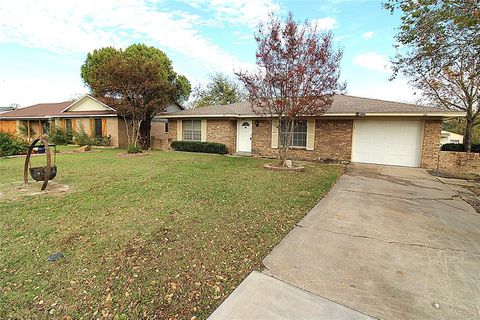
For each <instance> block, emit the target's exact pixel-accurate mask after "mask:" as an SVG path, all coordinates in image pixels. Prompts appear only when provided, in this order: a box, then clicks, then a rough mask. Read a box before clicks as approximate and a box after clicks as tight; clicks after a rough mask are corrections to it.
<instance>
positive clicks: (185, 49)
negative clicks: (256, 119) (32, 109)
mask: <svg viewBox="0 0 480 320" xmlns="http://www.w3.org/2000/svg"><path fill="white" fill-rule="evenodd" d="M233 2H234V1H229V2H228V3H227V4H224V5H221V3H220V1H219V0H218V1H217V0H215V1H212V2H211V4H212V6H213V5H218V8H216V10H218V11H219V14H220V13H221V14H222V15H224V16H225V17H227V16H228V15H233V13H234V10H235V8H238V7H240V8H241V10H242V11H241V12H243V14H242V15H239V17H238V20H240V19H242V18H243V19H246V20H245V21H247V20H248V19H250V20H253V19H255V17H258V16H259V15H261V14H263V13H260V12H255V10H257V9H258V6H257V5H255V4H253V1H252V2H249V1H246V3H243V5H242V6H240V5H239V4H238V5H234V4H233ZM260 2H262V3H268V2H270V1H268V0H264V1H260ZM162 5H163V4H162V3H161V2H158V3H155V2H152V1H148V0H120V1H116V0H102V1H98V0H82V1H60V0H57V1H48V2H42V1H33V0H29V1H19V2H14V1H10V2H3V3H2V10H0V43H1V42H15V43H19V44H22V45H24V46H30V47H36V48H43V49H47V50H50V51H53V52H59V53H65V52H67V53H86V52H89V51H92V50H93V49H95V48H99V47H103V46H115V47H125V46H127V45H129V44H130V43H131V41H132V39H134V41H136V42H146V43H149V44H151V45H156V46H161V47H162V48H167V49H169V50H172V51H174V52H176V53H179V54H182V55H185V56H186V57H188V58H189V59H192V60H193V61H197V63H202V64H208V65H209V67H210V68H211V69H213V70H217V71H223V72H231V71H232V70H233V69H234V68H238V67H240V68H244V67H248V66H249V65H248V64H245V63H243V62H242V61H239V60H238V59H237V58H236V57H235V56H234V55H233V54H231V53H229V52H226V51H225V50H223V49H222V48H220V47H219V46H217V45H215V44H213V43H212V42H211V41H210V40H209V39H207V38H206V37H204V36H203V35H202V34H201V33H200V32H199V31H198V29H197V27H198V26H199V25H202V24H204V23H208V21H205V20H203V19H202V18H201V17H200V16H197V15H193V14H189V13H186V12H180V11H173V12H172V11H168V10H166V8H162ZM262 8H263V7H262ZM26 17H28V18H26ZM126 35H127V36H126Z"/></svg>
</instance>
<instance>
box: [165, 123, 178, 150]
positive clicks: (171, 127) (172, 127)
mask: <svg viewBox="0 0 480 320" xmlns="http://www.w3.org/2000/svg"><path fill="white" fill-rule="evenodd" d="M177 121H181V120H175V119H168V146H169V147H170V144H171V143H172V141H176V140H177Z"/></svg>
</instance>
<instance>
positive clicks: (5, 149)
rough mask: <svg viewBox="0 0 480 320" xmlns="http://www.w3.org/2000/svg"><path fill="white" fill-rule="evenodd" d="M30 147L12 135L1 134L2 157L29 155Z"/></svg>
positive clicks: (0, 147) (0, 152) (0, 154)
mask: <svg viewBox="0 0 480 320" xmlns="http://www.w3.org/2000/svg"><path fill="white" fill-rule="evenodd" d="M27 147H28V145H27V144H26V143H25V142H24V141H22V140H20V139H18V138H16V137H15V136H13V135H12V134H11V133H5V132H0V157H6V156H12V155H16V154H25V153H27Z"/></svg>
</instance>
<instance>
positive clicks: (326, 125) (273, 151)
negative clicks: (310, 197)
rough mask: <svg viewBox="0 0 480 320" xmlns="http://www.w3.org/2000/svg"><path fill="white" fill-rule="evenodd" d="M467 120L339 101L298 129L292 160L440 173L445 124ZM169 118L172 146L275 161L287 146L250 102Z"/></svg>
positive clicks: (373, 102) (393, 105)
mask: <svg viewBox="0 0 480 320" xmlns="http://www.w3.org/2000/svg"><path fill="white" fill-rule="evenodd" d="M462 116H465V113H463V112H458V111H451V110H445V109H437V108H430V107H424V106H419V105H414V104H407V103H399V102H392V101H384V100H377V99H367V98H360V97H353V96H348V95H336V96H335V97H334V101H333V104H332V106H331V107H330V108H329V109H328V111H327V112H326V113H325V114H323V115H322V116H320V117H305V118H304V119H302V120H301V121H300V122H299V123H298V125H297V127H296V129H295V132H294V135H293V139H292V140H293V141H292V145H291V151H290V157H291V158H292V159H305V160H337V161H352V162H363V163H375V164H388V165H399V166H410V167H422V168H436V165H437V162H438V153H439V146H440V133H441V130H442V120H443V119H444V118H447V117H462ZM164 117H165V118H166V119H168V121H169V130H168V135H169V142H171V141H175V140H188V141H208V142H219V143H223V144H225V145H226V146H227V147H228V149H229V152H230V153H251V154H253V155H256V156H262V157H272V158H273V157H276V155H277V149H278V144H279V143H280V142H279V141H281V139H279V137H280V136H281V134H282V133H281V132H279V129H278V126H277V125H274V123H272V122H270V121H268V119H267V118H266V117H262V116H259V115H257V114H255V113H254V111H253V109H252V106H251V104H250V103H249V102H239V103H234V104H230V105H223V106H210V107H204V108H195V109H187V110H183V111H179V112H175V113H167V114H166V115H164ZM275 121H277V122H278V120H275V119H273V122H275Z"/></svg>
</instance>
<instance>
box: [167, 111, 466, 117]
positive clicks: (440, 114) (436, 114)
mask: <svg viewBox="0 0 480 320" xmlns="http://www.w3.org/2000/svg"><path fill="white" fill-rule="evenodd" d="M465 116H466V112H457V111H451V112H430V113H428V112H427V113H419V112H416V113H360V112H357V113H326V114H322V115H321V116H320V117H356V118H361V117H465ZM159 117H161V118H165V119H176V118H269V116H267V115H257V114H243V115H242V114H170V115H162V116H159Z"/></svg>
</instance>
